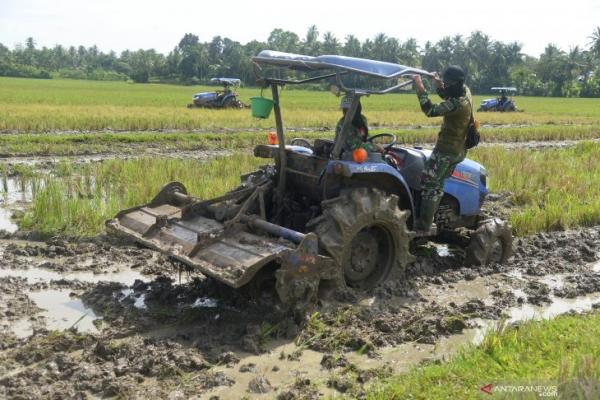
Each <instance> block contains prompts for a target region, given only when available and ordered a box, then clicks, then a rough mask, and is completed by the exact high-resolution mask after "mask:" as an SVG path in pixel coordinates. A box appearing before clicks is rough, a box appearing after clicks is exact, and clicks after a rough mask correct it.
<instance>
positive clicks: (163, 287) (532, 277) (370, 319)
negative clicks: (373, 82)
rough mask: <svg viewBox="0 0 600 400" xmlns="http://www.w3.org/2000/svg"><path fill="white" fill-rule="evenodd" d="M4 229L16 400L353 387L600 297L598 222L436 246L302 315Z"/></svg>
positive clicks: (8, 376) (120, 256) (5, 366)
mask: <svg viewBox="0 0 600 400" xmlns="http://www.w3.org/2000/svg"><path fill="white" fill-rule="evenodd" d="M503 199H504V197H503V196H502V195H498V201H497V203H500V205H498V207H501V206H502V201H504V200H503ZM492 203H494V202H492ZM5 236H6V237H7V238H5V239H3V240H0V254H1V259H0V327H1V331H0V343H1V344H0V388H2V390H4V393H3V395H4V394H5V396H6V397H8V398H53V397H68V398H92V397H111V396H121V397H124V398H147V397H153V398H190V397H193V396H196V398H222V399H227V398H240V397H243V396H247V397H249V398H281V399H297V398H319V397H321V396H324V395H330V394H334V393H337V394H344V395H346V396H348V397H350V398H355V397H361V396H363V395H364V391H365V388H366V387H367V386H368V384H369V382H370V381H371V380H372V379H373V378H374V377H381V376H387V375H389V374H391V373H394V372H398V371H402V370H405V369H406V368H408V367H410V366H411V365H414V364H415V363H419V362H423V361H427V360H432V359H436V358H444V357H446V356H448V355H449V354H452V353H453V352H454V351H456V349H457V348H459V347H460V345H462V344H464V343H468V342H477V340H480V339H481V337H482V335H483V332H484V328H485V327H489V326H490V324H493V321H495V320H498V319H499V318H502V317H504V318H507V319H508V320H509V321H519V320H522V319H526V318H532V317H536V316H544V317H550V316H552V315H555V314H558V313H562V312H567V311H570V310H576V311H586V310H589V309H591V308H592V307H593V306H595V305H596V306H597V305H598V304H600V268H599V267H598V262H597V259H598V257H597V255H598V253H599V252H600V227H594V228H586V229H581V230H576V231H567V232H554V233H544V234H539V235H535V236H532V237H527V238H520V239H518V240H516V242H515V256H514V257H513V258H512V259H511V260H510V261H509V263H507V264H505V265H501V266H500V265H494V266H486V267H465V266H464V259H463V258H464V255H463V254H462V252H461V250H460V248H457V247H455V246H453V245H452V244H443V245H440V244H436V245H434V244H431V243H429V244H424V245H422V246H420V247H418V248H416V249H415V252H416V254H417V260H416V261H415V262H414V263H412V264H411V265H409V267H408V270H407V272H406V274H405V275H401V274H399V273H395V275H394V276H392V277H391V278H390V279H389V280H388V281H387V282H386V283H385V284H383V285H381V286H380V287H378V288H376V289H374V290H372V291H370V292H367V293H365V292H361V291H355V290H351V289H344V290H339V289H333V288H330V289H324V290H322V293H321V294H320V301H319V303H318V304H317V305H316V307H315V309H314V310H312V313H311V314H309V315H307V317H306V319H304V320H303V321H298V320H297V319H295V318H294V317H293V316H291V315H289V314H288V313H287V312H286V311H285V310H284V309H283V308H282V307H280V306H279V304H278V302H277V299H276V295H275V293H274V292H273V291H269V290H266V291H264V292H263V293H261V294H260V295H256V294H255V293H251V292H249V291H244V290H232V289H230V288H228V287H226V286H224V285H221V284H218V283H216V282H215V281H213V280H211V279H208V278H205V277H203V276H199V275H194V274H191V273H189V272H187V271H185V270H183V271H182V269H181V265H178V264H176V263H174V262H172V261H171V260H169V259H168V258H166V257H164V256H161V255H159V254H157V253H156V252H153V251H151V250H148V249H143V248H138V247H136V246H135V245H131V244H127V243H118V242H115V241H112V239H110V238H106V237H98V238H96V239H95V240H92V241H87V242H78V243H76V242H70V241H66V240H61V239H52V240H48V241H45V242H40V241H34V240H31V238H26V237H23V236H22V234H19V233H17V234H14V235H5ZM407 277H410V279H408V278H407ZM61 296H62V297H61ZM57 299H59V300H57ZM60 307H63V308H60ZM48 308H50V310H49V309H48ZM69 309H73V310H75V311H74V312H73V313H69V312H68V311H67V310H69ZM53 310H54V311H53ZM56 314H60V315H56ZM83 317H85V318H84V319H81V318H83ZM79 319H81V320H79ZM86 321H88V322H86ZM214 396H217V397H214Z"/></svg>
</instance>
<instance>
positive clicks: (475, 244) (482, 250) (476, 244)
mask: <svg viewBox="0 0 600 400" xmlns="http://www.w3.org/2000/svg"><path fill="white" fill-rule="evenodd" d="M511 255H512V230H511V227H510V225H509V224H508V223H506V222H505V221H502V220H500V219H498V218H492V219H488V220H484V221H482V222H481V223H480V224H479V227H478V228H477V229H476V230H475V231H474V232H473V233H472V234H471V240H470V242H469V245H468V246H467V254H466V261H467V263H468V264H469V265H488V264H502V263H504V262H506V261H507V260H508V259H509V258H510V256H511Z"/></svg>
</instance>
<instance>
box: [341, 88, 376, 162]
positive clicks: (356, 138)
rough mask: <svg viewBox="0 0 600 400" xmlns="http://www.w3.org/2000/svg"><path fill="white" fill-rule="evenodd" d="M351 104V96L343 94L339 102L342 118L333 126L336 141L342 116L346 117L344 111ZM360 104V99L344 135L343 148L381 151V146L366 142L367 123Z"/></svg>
mask: <svg viewBox="0 0 600 400" xmlns="http://www.w3.org/2000/svg"><path fill="white" fill-rule="evenodd" d="M351 104H352V96H348V95H346V96H344V97H343V98H342V102H341V103H340V109H341V110H342V114H343V115H342V118H340V120H339V121H338V123H337V125H336V127H335V137H336V141H337V137H338V136H339V135H340V134H341V132H342V126H344V118H345V117H346V113H347V112H348V110H349V109H350V105H351ZM361 112H362V105H361V104H360V101H359V103H358V107H357V109H356V113H355V114H354V117H353V118H352V124H351V125H350V133H349V134H348V136H347V137H346V142H345V143H344V147H343V150H344V151H348V152H351V151H353V150H356V149H358V148H359V147H362V148H363V149H365V150H366V151H368V152H375V151H377V152H382V151H383V150H382V148H381V147H380V146H378V145H376V144H373V143H371V142H368V141H367V139H368V138H369V127H368V125H367V117H365V116H364V115H362V113H361Z"/></svg>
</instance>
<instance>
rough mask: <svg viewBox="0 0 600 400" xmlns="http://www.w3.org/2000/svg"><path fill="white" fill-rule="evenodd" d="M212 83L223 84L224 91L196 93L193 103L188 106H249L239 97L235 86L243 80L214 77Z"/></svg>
mask: <svg viewBox="0 0 600 400" xmlns="http://www.w3.org/2000/svg"><path fill="white" fill-rule="evenodd" d="M210 81H211V82H212V83H215V84H221V85H223V91H220V90H217V91H215V92H201V93H196V94H195V95H194V96H193V97H192V100H193V103H190V104H188V108H195V107H199V108H244V107H247V106H246V105H245V104H244V103H242V101H241V100H240V99H239V98H238V94H237V93H236V92H235V88H237V87H238V86H240V84H241V83H242V81H240V80H239V79H236V78H212V79H211V80H210Z"/></svg>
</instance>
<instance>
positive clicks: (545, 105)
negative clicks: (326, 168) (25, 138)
mask: <svg viewBox="0 0 600 400" xmlns="http://www.w3.org/2000/svg"><path fill="white" fill-rule="evenodd" d="M218 88H219V87H218V86H213V87H204V86H175V85H166V84H143V85H142V84H133V83H127V82H96V81H76V80H35V79H22V78H0V131H4V132H15V133H39V132H49V131H102V130H116V131H144V130H182V131H186V130H187V131H191V130H204V131H211V130H212V131H215V130H221V129H223V128H228V129H235V130H242V131H243V130H244V129H246V130H247V129H249V128H252V129H266V128H269V127H272V126H273V121H272V118H271V119H267V120H257V119H253V118H252V117H251V116H250V111H249V110H203V109H187V108H186V104H187V103H189V102H190V101H191V96H192V94H194V93H196V92H199V91H212V90H215V89H218ZM239 94H240V97H241V99H242V101H244V102H246V103H249V101H250V100H249V99H250V97H252V96H257V95H259V94H260V90H259V89H256V88H241V89H239ZM265 96H267V97H268V96H269V94H268V93H266V92H265ZM486 97H489V96H476V97H475V103H476V104H478V103H479V101H481V100H482V99H483V98H486ZM516 101H517V105H518V107H519V108H521V109H524V110H525V111H524V112H518V113H478V114H477V117H478V118H479V119H480V120H481V123H482V124H484V125H485V124H490V125H515V126H519V125H540V126H541V127H540V128H538V129H540V130H542V131H543V132H552V131H553V129H554V130H555V129H556V128H555V127H554V126H555V125H559V126H562V125H571V127H570V130H569V132H568V134H569V135H575V136H581V135H582V134H585V133H582V132H586V131H589V130H590V129H593V130H594V132H596V134H598V131H599V130H600V128H599V126H600V99H579V98H573V99H563V98H536V97H517V98H516ZM281 102H282V107H283V117H284V122H285V124H286V125H287V126H288V127H298V128H300V127H302V128H315V129H320V128H322V127H328V128H332V127H334V126H335V123H336V121H337V119H338V118H339V115H340V112H339V110H338V104H339V99H338V98H336V97H335V96H333V95H332V94H330V93H329V92H319V91H307V90H288V89H285V90H284V91H283V92H282V95H281ZM363 110H364V114H365V115H367V117H368V118H369V123H370V125H371V126H373V127H406V126H413V127H414V126H430V125H435V124H437V123H438V121H434V120H430V119H427V118H426V117H425V116H424V115H423V114H422V113H421V111H420V109H419V107H418V104H417V101H416V97H415V95H414V94H412V93H404V94H391V95H385V96H375V95H373V96H370V97H369V98H366V99H364V100H363ZM550 134H551V135H552V134H555V133H550ZM540 135H541V134H540ZM541 136H543V135H541Z"/></svg>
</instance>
